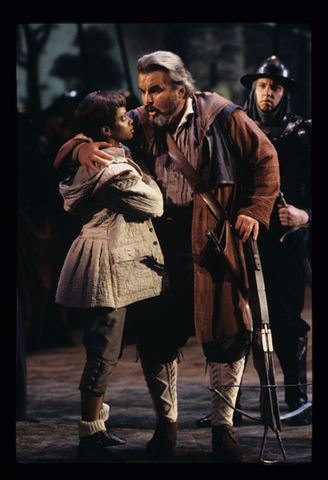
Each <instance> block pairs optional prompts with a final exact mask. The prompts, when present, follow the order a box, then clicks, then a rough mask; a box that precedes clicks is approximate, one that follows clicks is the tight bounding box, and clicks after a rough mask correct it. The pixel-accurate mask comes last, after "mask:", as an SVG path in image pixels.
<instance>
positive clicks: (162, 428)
mask: <svg viewBox="0 0 328 480" xmlns="http://www.w3.org/2000/svg"><path fill="white" fill-rule="evenodd" d="M177 428H178V422H173V423H171V422H169V421H168V420H165V419H163V420H159V421H158V422H157V424H156V428H155V433H154V435H153V437H152V439H151V440H150V441H149V442H148V444H147V447H146V448H147V453H148V455H149V456H150V457H151V458H153V459H156V460H164V459H165V458H169V457H170V455H171V454H172V451H173V448H174V446H175V444H176V440H177Z"/></svg>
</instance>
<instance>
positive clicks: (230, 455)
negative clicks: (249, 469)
mask: <svg viewBox="0 0 328 480" xmlns="http://www.w3.org/2000/svg"><path fill="white" fill-rule="evenodd" d="M212 446H213V454H214V456H215V458H216V459H217V460H218V461H222V462H232V463H239V462H241V459H242V458H243V456H244V451H243V449H242V448H241V446H240V445H239V444H238V442H237V440H236V439H235V436H234V433H233V430H232V427H230V425H221V426H220V427H212Z"/></svg>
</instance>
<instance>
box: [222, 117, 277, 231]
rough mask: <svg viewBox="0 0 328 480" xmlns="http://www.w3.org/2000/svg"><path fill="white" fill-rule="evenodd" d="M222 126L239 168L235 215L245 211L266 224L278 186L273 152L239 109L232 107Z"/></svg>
mask: <svg viewBox="0 0 328 480" xmlns="http://www.w3.org/2000/svg"><path fill="white" fill-rule="evenodd" d="M225 127H226V128H227V131H228V137H229V140H230V143H231V145H232V148H233V151H234V154H235V155H236V157H237V158H238V159H239V161H240V165H241V171H242V195H241V203H240V205H239V209H238V212H237V215H240V214H243V215H249V216H250V217H253V218H255V219H256V220H258V221H259V222H261V223H262V224H264V225H265V226H266V228H268V227H269V223H270V215H271V212H272V209H273V206H274V202H275V200H276V198H277V196H278V194H279V188H280V173H279V163H278V155H277V152H276V150H275V148H274V146H273V145H272V143H271V142H270V141H269V140H268V138H267V136H266V135H265V134H264V133H263V132H262V131H261V130H260V129H259V128H258V126H257V125H256V124H255V122H253V120H251V119H250V118H249V117H248V116H247V115H246V113H245V112H244V111H243V110H240V109H236V110H234V111H233V112H232V113H231V115H230V116H229V117H228V119H227V121H226V124H225Z"/></svg>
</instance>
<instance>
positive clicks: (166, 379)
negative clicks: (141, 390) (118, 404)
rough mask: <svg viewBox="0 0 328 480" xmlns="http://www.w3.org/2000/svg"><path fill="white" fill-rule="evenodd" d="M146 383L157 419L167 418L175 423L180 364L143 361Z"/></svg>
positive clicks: (175, 362)
mask: <svg viewBox="0 0 328 480" xmlns="http://www.w3.org/2000/svg"><path fill="white" fill-rule="evenodd" d="M141 364H142V369H143V372H144V375H145V379H146V383H147V386H148V390H149V393H150V396H151V398H152V400H153V405H154V409H155V413H156V420H157V421H158V420H161V419H166V420H168V421H169V422H171V423H173V422H176V421H177V418H178V398H177V375H178V365H177V361H176V360H174V361H173V362H171V363H165V364H157V363H156V364H153V363H148V362H145V361H143V360H142V361H141Z"/></svg>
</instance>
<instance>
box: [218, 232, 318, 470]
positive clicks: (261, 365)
mask: <svg viewBox="0 0 328 480" xmlns="http://www.w3.org/2000/svg"><path fill="white" fill-rule="evenodd" d="M212 239H214V241H215V240H216V239H215V238H213V236H212ZM215 243H216V242H215ZM245 260H246V265H247V273H248V281H249V289H248V292H247V298H246V305H247V308H246V309H247V314H248V318H249V321H250V325H251V326H252V329H253V338H252V352H253V361H254V367H255V369H256V371H257V373H258V375H259V379H260V386H258V385H248V386H246V385H217V387H216V388H213V387H211V388H209V390H211V391H213V392H215V393H216V394H217V395H219V396H220V398H222V400H223V401H224V402H225V403H226V404H227V405H229V406H230V407H231V408H233V409H234V410H235V411H236V412H238V413H240V414H242V415H244V416H246V417H248V418H251V419H253V420H256V421H259V422H261V423H262V424H263V425H264V434H263V440H262V446H261V452H260V457H259V461H260V462H261V463H277V462H279V461H283V460H286V458H287V457H286V452H285V449H284V446H283V442H282V438H281V434H280V431H281V421H282V420H286V419H289V418H292V417H295V416H296V415H299V414H300V413H302V412H304V411H306V410H308V409H310V408H311V407H312V403H310V402H309V403H306V404H305V405H303V406H301V407H300V408H298V409H297V410H294V411H293V412H290V413H288V414H286V415H283V416H281V415H280V411H279V402H278V396H277V388H280V387H282V388H286V387H287V388H288V387H292V386H295V385H277V384H276V382H275V372H274V364H273V351H274V350H273V341H272V333H271V327H270V319H269V311H268V305H267V298H266V291H265V285H264V278H263V272H262V265H261V260H260V255H259V250H258V246H257V242H256V240H254V239H253V238H251V237H249V239H248V240H247V242H246V244H245ZM219 387H244V388H245V387H248V388H255V387H259V388H260V389H261V393H260V405H261V416H256V415H251V414H248V413H247V412H244V411H243V410H240V409H238V408H236V407H235V406H233V405H232V404H231V403H230V402H229V401H228V400H227V399H226V397H225V396H224V395H223V394H222V393H221V392H220V391H219V390H218V388H219ZM269 428H270V429H271V430H272V431H273V432H275V434H276V436H277V439H278V442H279V446H280V449H281V452H282V455H283V460H265V459H264V458H263V456H264V450H265V445H266V440H267V436H268V430H269Z"/></svg>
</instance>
